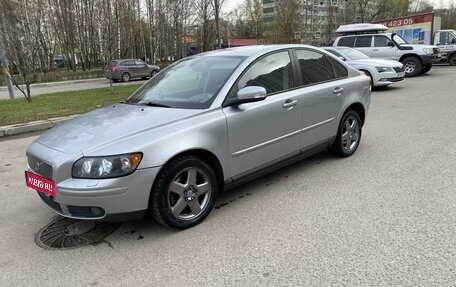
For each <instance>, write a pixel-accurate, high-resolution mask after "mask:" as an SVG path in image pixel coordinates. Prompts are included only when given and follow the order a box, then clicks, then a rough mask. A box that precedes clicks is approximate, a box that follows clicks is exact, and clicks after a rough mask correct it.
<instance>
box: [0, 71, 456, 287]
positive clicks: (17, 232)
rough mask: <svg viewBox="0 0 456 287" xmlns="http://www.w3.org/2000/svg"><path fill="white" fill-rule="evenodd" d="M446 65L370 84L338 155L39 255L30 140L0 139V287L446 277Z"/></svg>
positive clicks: (455, 216) (429, 280)
mask: <svg viewBox="0 0 456 287" xmlns="http://www.w3.org/2000/svg"><path fill="white" fill-rule="evenodd" d="M455 79H456V68H455V67H451V66H446V65H442V66H436V67H434V68H433V69H432V70H431V71H430V72H429V73H428V74H426V75H424V76H421V77H417V78H407V79H406V80H405V81H403V82H400V83H396V84H394V85H391V86H390V87H389V88H387V89H382V90H377V91H374V92H373V94H372V101H371V106H370V110H369V114H368V115H367V121H366V124H365V126H364V129H363V135H362V140H361V145H360V147H359V149H358V151H357V152H356V154H355V155H354V156H352V157H350V158H346V159H339V158H335V157H333V156H331V155H330V154H329V153H321V154H318V155H316V156H313V157H311V158H309V159H306V160H304V161H302V162H299V163H297V164H294V165H292V166H289V167H286V168H284V169H282V170H280V171H278V172H275V173H273V174H270V175H267V176H264V177H262V178H260V179H258V180H255V181H253V182H251V183H249V184H246V185H244V186H241V187H239V188H237V189H235V190H233V191H230V192H228V193H225V194H223V195H222V196H220V197H219V199H218V201H217V203H216V207H215V210H214V211H213V212H212V213H211V214H210V216H209V217H208V218H207V219H206V220H205V221H204V222H202V223H201V224H200V225H198V226H196V227H193V228H191V229H188V230H185V231H176V230H172V229H168V228H165V227H163V226H161V225H159V224H156V223H154V222H153V221H151V220H150V219H145V220H142V221H136V222H128V223H123V224H121V226H120V227H119V228H118V229H117V230H116V231H114V232H113V233H112V234H111V235H109V236H108V237H106V239H105V240H104V241H102V242H100V243H98V244H96V245H90V246H86V247H81V248H77V249H66V250H45V249H42V248H40V247H38V246H37V245H36V244H35V242H34V237H35V234H36V233H37V232H38V231H39V230H40V229H41V228H42V227H43V226H45V225H46V224H48V223H49V222H51V221H52V220H54V219H56V218H57V216H56V215H55V214H54V213H53V212H52V211H50V210H49V209H48V208H47V207H46V206H45V204H43V203H42V202H41V200H40V199H39V197H38V196H37V195H36V193H35V192H33V191H32V190H31V189H29V188H27V187H26V186H25V178H24V170H25V167H26V161H25V155H24V153H25V149H26V147H27V146H28V145H29V144H30V143H31V142H32V141H33V140H34V139H35V138H36V137H37V135H25V136H18V137H9V138H4V139H0V176H1V179H2V180H1V182H0V202H1V204H2V206H1V209H0V222H1V223H0V234H1V236H0V254H1V256H0V285H2V286H36V285H38V284H42V285H46V286H454V282H456V227H455V222H456V208H455V206H456V188H455V186H456V160H455V159H456V144H455V140H456V116H455V111H456V92H455V84H454V82H455Z"/></svg>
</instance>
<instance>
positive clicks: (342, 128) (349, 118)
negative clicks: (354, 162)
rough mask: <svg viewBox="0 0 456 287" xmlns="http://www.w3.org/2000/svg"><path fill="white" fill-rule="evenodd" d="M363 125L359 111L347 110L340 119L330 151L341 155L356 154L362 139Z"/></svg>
mask: <svg viewBox="0 0 456 287" xmlns="http://www.w3.org/2000/svg"><path fill="white" fill-rule="evenodd" d="M361 127H362V126H361V119H360V118H359V115H358V113H357V112H355V111H353V110H352V111H348V112H346V113H345V114H344V116H343V117H342V120H341V121H340V124H339V129H338V130H337V136H336V140H335V142H334V144H333V145H332V147H331V148H330V152H331V153H333V154H335V155H337V156H340V157H349V156H351V155H352V154H354V153H355V151H356V149H357V148H358V146H359V142H360V141H361Z"/></svg>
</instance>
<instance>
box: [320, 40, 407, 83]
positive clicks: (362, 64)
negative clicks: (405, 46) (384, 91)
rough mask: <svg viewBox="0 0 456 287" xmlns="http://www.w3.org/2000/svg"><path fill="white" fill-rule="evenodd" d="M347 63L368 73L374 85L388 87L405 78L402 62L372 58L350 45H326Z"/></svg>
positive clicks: (327, 49)
mask: <svg viewBox="0 0 456 287" xmlns="http://www.w3.org/2000/svg"><path fill="white" fill-rule="evenodd" d="M323 49H325V50H326V51H328V52H330V53H332V54H334V55H336V56H337V57H339V58H340V59H342V60H343V61H346V63H347V64H348V65H349V66H351V67H353V68H355V69H358V70H360V71H362V72H364V73H365V74H366V75H368V76H369V77H370V78H371V81H372V86H374V87H386V86H388V85H391V84H393V83H396V82H401V81H403V80H404V79H405V69H404V65H403V64H402V63H401V62H398V61H395V60H389V59H380V58H371V57H369V56H366V55H365V54H363V53H361V52H360V51H358V50H355V49H353V48H349V47H324V48H323Z"/></svg>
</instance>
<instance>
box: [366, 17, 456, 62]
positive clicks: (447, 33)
mask: <svg viewBox="0 0 456 287" xmlns="http://www.w3.org/2000/svg"><path fill="white" fill-rule="evenodd" d="M374 23H376V24H382V25H385V26H387V27H388V32H392V33H396V34H398V35H400V36H401V37H402V38H404V39H405V40H406V41H407V42H409V43H411V44H426V45H431V44H433V45H436V46H438V47H439V49H440V52H441V53H442V61H443V62H446V61H447V62H448V63H449V64H450V65H452V66H455V65H456V30H453V29H445V30H442V29H441V26H442V19H441V18H440V17H437V16H435V15H434V13H426V14H419V15H413V16H407V17H401V18H395V19H389V20H383V21H378V22H374Z"/></svg>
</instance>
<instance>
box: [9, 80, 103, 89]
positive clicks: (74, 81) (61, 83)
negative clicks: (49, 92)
mask: <svg viewBox="0 0 456 287" xmlns="http://www.w3.org/2000/svg"><path fill="white" fill-rule="evenodd" d="M102 79H105V78H90V79H81V80H69V81H61V82H47V83H36V84H31V85H30V87H31V88H33V87H53V86H62V85H71V84H78V83H86V82H92V81H99V80H102ZM19 86H22V85H19ZM23 86H24V87H25V85H23ZM6 90H8V87H7V86H0V91H6Z"/></svg>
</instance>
